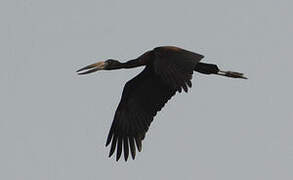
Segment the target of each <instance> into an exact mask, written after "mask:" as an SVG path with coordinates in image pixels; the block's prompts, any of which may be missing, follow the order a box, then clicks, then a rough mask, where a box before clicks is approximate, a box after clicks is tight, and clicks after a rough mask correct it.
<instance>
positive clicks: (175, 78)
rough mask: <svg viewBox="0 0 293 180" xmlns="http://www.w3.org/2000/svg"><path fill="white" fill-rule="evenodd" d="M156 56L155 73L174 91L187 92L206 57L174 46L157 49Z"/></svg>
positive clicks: (155, 50)
mask: <svg viewBox="0 0 293 180" xmlns="http://www.w3.org/2000/svg"><path fill="white" fill-rule="evenodd" d="M154 54H155V60H154V62H153V63H154V64H153V67H154V70H155V73H156V74H158V75H159V76H160V77H161V78H162V80H163V81H164V82H165V83H167V84H168V85H169V86H170V87H172V88H173V89H175V90H177V91H179V92H181V90H182V88H183V89H184V91H185V92H187V90H188V88H187V86H189V87H191V85H192V84H191V79H192V74H193V71H194V68H195V66H196V64H197V63H198V62H199V61H200V60H201V59H202V58H203V57H204V56H203V55H200V54H197V53H194V52H190V51H187V50H184V49H181V48H177V47H172V46H171V47H170V46H164V47H158V48H155V49H154Z"/></svg>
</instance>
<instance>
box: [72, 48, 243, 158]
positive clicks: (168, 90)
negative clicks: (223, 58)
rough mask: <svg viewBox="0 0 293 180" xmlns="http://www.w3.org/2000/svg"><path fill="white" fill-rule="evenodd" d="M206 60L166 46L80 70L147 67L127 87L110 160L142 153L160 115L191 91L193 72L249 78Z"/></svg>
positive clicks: (109, 140)
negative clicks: (175, 98)
mask: <svg viewBox="0 0 293 180" xmlns="http://www.w3.org/2000/svg"><path fill="white" fill-rule="evenodd" d="M203 57H204V56H202V55H200V54H197V53H194V52H190V51H187V50H184V49H181V48H178V47H173V46H163V47H157V48H155V49H153V50H151V51H147V52H146V53H144V54H143V55H141V56H140V57H138V58H136V59H133V60H130V61H127V62H125V63H120V62H119V61H117V60H113V59H109V60H107V61H102V62H98V63H95V64H92V65H89V66H86V67H84V68H82V69H80V70H78V71H77V72H79V74H88V73H91V72H95V71H97V70H113V69H121V68H133V67H138V66H145V68H144V70H143V71H142V72H141V73H140V74H138V75H137V76H135V77H134V78H133V79H131V80H130V81H128V82H127V83H126V84H125V86H124V89H123V93H122V97H121V100H120V103H119V105H118V108H117V110H116V112H115V115H114V120H113V123H112V126H111V128H110V132H109V135H108V138H107V141H106V146H108V145H109V144H111V148H110V153H109V157H110V156H112V155H113V153H114V152H115V150H116V151H117V152H116V160H117V161H118V160H119V158H120V156H121V154H122V151H123V152H124V158H125V161H127V159H128V156H129V152H130V153H131V156H132V158H133V159H134V158H135V155H136V149H137V150H138V151H141V149H142V140H143V139H144V138H145V134H146V132H147V131H148V128H149V126H150V124H151V122H152V121H153V118H154V116H156V114H157V112H158V111H160V110H161V109H162V108H163V106H164V105H165V104H166V102H167V101H168V100H169V99H170V98H171V97H172V96H174V95H175V93H176V92H177V91H178V92H181V91H182V90H184V91H185V92H187V91H188V88H191V86H192V83H191V79H192V74H193V71H197V72H200V73H203V74H217V75H222V76H227V77H233V78H243V79H246V77H244V76H243V74H242V73H238V72H231V71H220V70H219V69H218V67H217V65H214V64H206V63H200V62H199V61H200V60H201V59H202V58H203ZM85 70H87V71H85Z"/></svg>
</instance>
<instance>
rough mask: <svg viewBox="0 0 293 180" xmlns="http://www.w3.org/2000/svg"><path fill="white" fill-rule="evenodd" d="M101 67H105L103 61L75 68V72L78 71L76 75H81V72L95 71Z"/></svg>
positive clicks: (101, 68)
mask: <svg viewBox="0 0 293 180" xmlns="http://www.w3.org/2000/svg"><path fill="white" fill-rule="evenodd" d="M103 69H105V61H101V62H97V63H94V64H90V65H88V66H85V67H83V68H81V69H79V70H77V71H76V72H77V73H78V75H83V74H89V73H92V72H96V71H98V70H103Z"/></svg>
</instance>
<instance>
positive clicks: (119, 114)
mask: <svg viewBox="0 0 293 180" xmlns="http://www.w3.org/2000/svg"><path fill="white" fill-rule="evenodd" d="M151 71H152V70H151V69H150V68H149V67H146V68H145V69H144V70H143V71H142V72H141V73H140V74H138V75H137V76H136V77H134V78H133V79H132V80H130V81H128V82H127V83H126V84H125V86H124V89H123V93H122V97H121V101H120V103H119V105H118V108H117V110H116V112H115V116H114V120H113V123H112V126H111V129H110V132H109V135H108V138H107V142H106V146H108V145H109V144H110V142H112V143H111V148H110V153H109V157H110V156H112V154H113V153H114V151H115V149H117V154H116V160H117V161H118V160H119V158H120V156H121V153H122V146H123V151H124V158H125V161H127V158H128V155H129V152H131V155H132V158H133V159H134V158H135V154H136V147H137V149H138V151H141V148H142V144H141V141H142V140H143V139H144V137H145V133H146V132H147V130H148V128H149V126H150V124H151V122H152V121H153V117H154V116H155V115H156V113H157V112H158V111H160V110H161V109H162V107H163V106H164V104H165V103H166V102H167V101H168V100H169V99H170V98H171V97H172V96H173V95H174V94H175V92H176V91H175V90H174V89H172V88H170V87H169V86H168V85H167V84H164V82H162V80H161V79H160V78H159V76H157V75H155V74H154V73H152V72H151ZM135 144H136V147H135ZM129 149H130V150H129Z"/></svg>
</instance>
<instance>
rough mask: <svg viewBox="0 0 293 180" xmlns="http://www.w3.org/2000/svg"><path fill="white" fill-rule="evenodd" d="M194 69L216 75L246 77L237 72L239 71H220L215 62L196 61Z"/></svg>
mask: <svg viewBox="0 0 293 180" xmlns="http://www.w3.org/2000/svg"><path fill="white" fill-rule="evenodd" d="M194 70H195V71H197V72H200V73H203V74H216V75H220V76H226V77H231V78H242V79H247V78H246V77H245V76H244V75H243V74H242V73H239V72H233V71H222V70H220V69H219V68H218V66H217V65H215V64H207V63H198V64H197V65H196V66H195V68H194Z"/></svg>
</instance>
